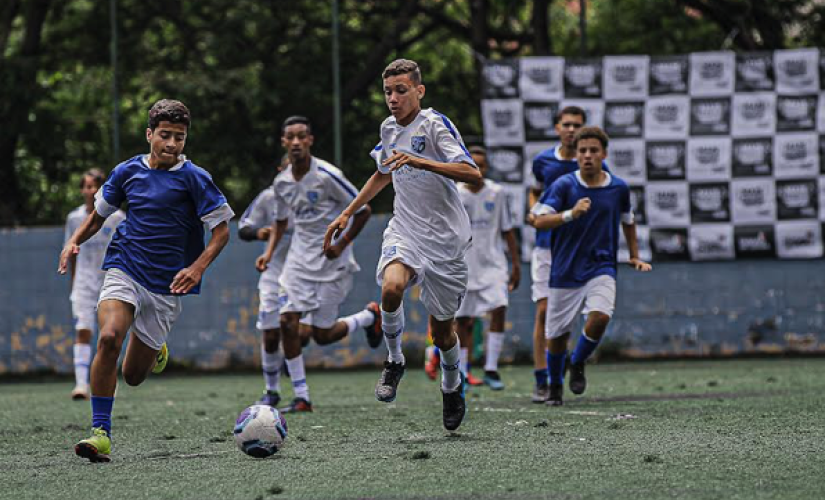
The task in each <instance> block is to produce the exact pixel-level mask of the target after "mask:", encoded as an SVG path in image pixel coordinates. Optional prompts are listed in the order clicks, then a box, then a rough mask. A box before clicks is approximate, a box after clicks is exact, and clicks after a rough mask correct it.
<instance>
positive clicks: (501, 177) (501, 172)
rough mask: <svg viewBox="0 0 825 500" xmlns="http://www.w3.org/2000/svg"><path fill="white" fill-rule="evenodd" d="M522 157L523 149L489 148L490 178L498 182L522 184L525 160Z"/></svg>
mask: <svg viewBox="0 0 825 500" xmlns="http://www.w3.org/2000/svg"><path fill="white" fill-rule="evenodd" d="M521 155H522V148H521V147H515V146H513V147H497V148H489V149H488V150H487V159H488V163H489V164H490V172H489V174H488V176H489V178H490V179H491V180H494V181H497V182H522V181H523V180H524V170H523V162H524V160H523V159H522V156H521Z"/></svg>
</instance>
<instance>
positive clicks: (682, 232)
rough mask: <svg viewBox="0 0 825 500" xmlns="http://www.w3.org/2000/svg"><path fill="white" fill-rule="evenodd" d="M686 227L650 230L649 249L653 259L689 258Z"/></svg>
mask: <svg viewBox="0 0 825 500" xmlns="http://www.w3.org/2000/svg"><path fill="white" fill-rule="evenodd" d="M687 231H688V230H687V228H684V227H682V228H657V229H651V230H650V249H651V251H652V253H653V260H655V261H670V260H690V253H689V250H688V236H687Z"/></svg>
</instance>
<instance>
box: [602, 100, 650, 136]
mask: <svg viewBox="0 0 825 500" xmlns="http://www.w3.org/2000/svg"><path fill="white" fill-rule="evenodd" d="M644 117H645V104H644V103H643V102H608V103H607V104H605V109H604V131H605V132H607V135H608V136H609V137H641V136H642V132H643V131H644Z"/></svg>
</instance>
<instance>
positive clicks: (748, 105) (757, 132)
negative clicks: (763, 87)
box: [731, 93, 776, 137]
mask: <svg viewBox="0 0 825 500" xmlns="http://www.w3.org/2000/svg"><path fill="white" fill-rule="evenodd" d="M775 108H776V94H767V93H753V94H736V95H734V96H733V105H732V110H731V122H732V125H731V133H732V134H733V135H734V136H736V137H760V136H764V137H769V136H772V135H773V134H774V132H775V131H776V112H775V111H774V109H775Z"/></svg>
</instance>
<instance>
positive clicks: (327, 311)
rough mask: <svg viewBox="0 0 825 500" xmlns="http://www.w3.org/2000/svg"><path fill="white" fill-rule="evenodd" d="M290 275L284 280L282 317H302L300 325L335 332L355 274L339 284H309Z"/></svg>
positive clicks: (280, 299) (338, 282)
mask: <svg viewBox="0 0 825 500" xmlns="http://www.w3.org/2000/svg"><path fill="white" fill-rule="evenodd" d="M289 274H290V273H288V275H287V276H283V277H282V278H283V279H282V280H281V296H280V298H279V301H280V304H281V310H280V312H281V314H285V313H302V314H303V318H301V323H303V324H305V325H312V326H315V327H318V328H332V325H334V324H335V322H336V321H338V310H339V309H340V307H341V303H342V302H344V300H345V299H346V298H347V295H348V294H349V292H350V290H352V274H345V275H344V276H342V277H341V279H339V280H337V281H310V280H305V279H302V278H299V277H296V276H291V275H289Z"/></svg>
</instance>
